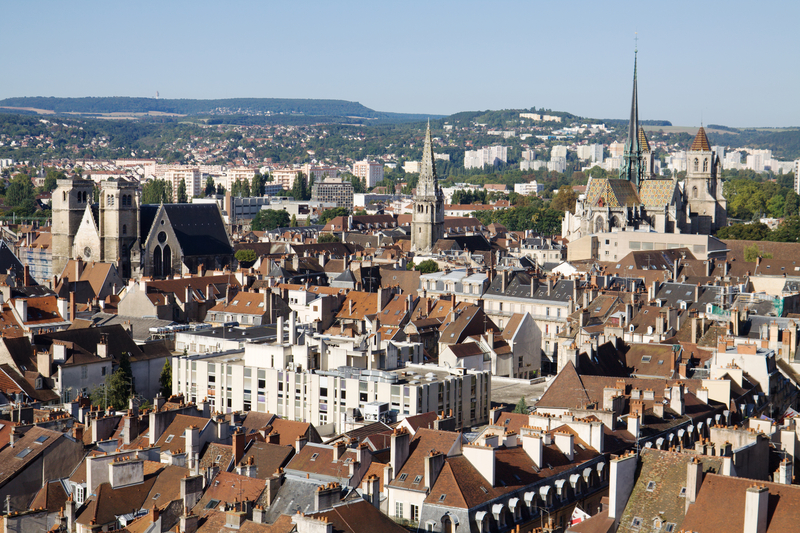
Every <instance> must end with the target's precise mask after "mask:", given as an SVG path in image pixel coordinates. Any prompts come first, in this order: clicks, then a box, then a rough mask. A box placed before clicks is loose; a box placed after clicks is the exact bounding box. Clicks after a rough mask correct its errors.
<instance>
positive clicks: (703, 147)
mask: <svg viewBox="0 0 800 533" xmlns="http://www.w3.org/2000/svg"><path fill="white" fill-rule="evenodd" d="M689 151H690V152H710V151H711V144H710V143H709V142H708V137H706V130H705V129H703V127H702V126H700V129H699V130H697V135H696V136H695V138H694V141H692V147H691V148H689Z"/></svg>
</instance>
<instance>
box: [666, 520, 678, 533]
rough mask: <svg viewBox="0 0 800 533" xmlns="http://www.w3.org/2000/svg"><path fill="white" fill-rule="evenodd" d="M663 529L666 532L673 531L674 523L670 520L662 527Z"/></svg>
mask: <svg viewBox="0 0 800 533" xmlns="http://www.w3.org/2000/svg"><path fill="white" fill-rule="evenodd" d="M664 531H666V532H667V533H672V532H673V531H675V524H673V523H672V522H670V523H669V524H667V527H665V528H664Z"/></svg>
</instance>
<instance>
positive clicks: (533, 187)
mask: <svg viewBox="0 0 800 533" xmlns="http://www.w3.org/2000/svg"><path fill="white" fill-rule="evenodd" d="M543 190H544V185H539V184H538V183H537V182H536V180H533V181H532V182H530V183H515V184H514V192H515V193H517V194H522V195H524V196H533V195H536V194H538V193H540V192H541V191H543Z"/></svg>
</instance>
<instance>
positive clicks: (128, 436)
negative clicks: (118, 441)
mask: <svg viewBox="0 0 800 533" xmlns="http://www.w3.org/2000/svg"><path fill="white" fill-rule="evenodd" d="M123 424H124V429H123V435H122V442H123V443H124V444H130V443H131V442H132V441H133V440H135V439H136V438H137V437H138V436H139V417H138V416H136V415H133V414H127V415H125V418H124V419H123Z"/></svg>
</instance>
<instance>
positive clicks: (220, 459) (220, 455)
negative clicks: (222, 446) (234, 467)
mask: <svg viewBox="0 0 800 533" xmlns="http://www.w3.org/2000/svg"><path fill="white" fill-rule="evenodd" d="M220 461H222V454H219V455H218V456H217V458H216V459H215V460H214V462H215V463H219V462H220Z"/></svg>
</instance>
